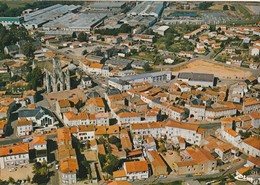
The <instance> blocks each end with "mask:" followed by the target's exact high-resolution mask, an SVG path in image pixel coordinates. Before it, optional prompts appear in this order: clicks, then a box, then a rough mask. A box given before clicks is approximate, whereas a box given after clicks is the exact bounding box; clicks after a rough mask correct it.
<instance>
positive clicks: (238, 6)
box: [234, 4, 252, 20]
mask: <svg viewBox="0 0 260 185" xmlns="http://www.w3.org/2000/svg"><path fill="white" fill-rule="evenodd" d="M234 6H235V8H236V10H238V11H239V13H240V14H241V16H242V17H244V18H245V19H247V20H250V19H251V18H252V15H251V13H250V11H249V10H248V9H247V8H246V7H245V6H244V5H242V4H234Z"/></svg>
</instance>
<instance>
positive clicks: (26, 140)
mask: <svg viewBox="0 0 260 185" xmlns="http://www.w3.org/2000/svg"><path fill="white" fill-rule="evenodd" d="M30 141H32V138H24V139H23V142H24V143H29V142H30Z"/></svg>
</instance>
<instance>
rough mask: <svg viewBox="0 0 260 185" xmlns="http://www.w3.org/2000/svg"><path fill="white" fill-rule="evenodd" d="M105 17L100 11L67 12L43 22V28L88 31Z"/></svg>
mask: <svg viewBox="0 0 260 185" xmlns="http://www.w3.org/2000/svg"><path fill="white" fill-rule="evenodd" d="M106 17H107V15H106V14H102V13H79V14H75V13H68V14H66V15H64V16H62V17H60V18H57V19H55V20H53V21H50V22H48V23H45V24H44V25H43V26H42V27H43V30H63V31H84V32H90V31H91V30H92V29H93V28H94V27H96V26H98V25H100V24H101V23H103V21H104V19H105V18H106Z"/></svg>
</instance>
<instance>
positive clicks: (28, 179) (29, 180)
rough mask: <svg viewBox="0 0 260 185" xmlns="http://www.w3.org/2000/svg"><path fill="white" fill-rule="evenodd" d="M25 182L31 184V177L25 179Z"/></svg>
mask: <svg viewBox="0 0 260 185" xmlns="http://www.w3.org/2000/svg"><path fill="white" fill-rule="evenodd" d="M26 181H27V182H29V183H30V182H31V177H30V176H29V175H28V176H27V177H26Z"/></svg>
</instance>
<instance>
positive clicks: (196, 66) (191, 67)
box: [172, 60, 252, 79]
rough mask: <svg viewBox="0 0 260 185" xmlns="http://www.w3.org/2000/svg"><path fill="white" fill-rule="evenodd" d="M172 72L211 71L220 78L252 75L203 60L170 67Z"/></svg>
mask: <svg viewBox="0 0 260 185" xmlns="http://www.w3.org/2000/svg"><path fill="white" fill-rule="evenodd" d="M172 71H173V72H194V73H211V74H214V75H215V76H216V77H218V78H220V79H245V78H248V77H250V76H251V75H252V73H251V72H249V71H246V70H243V69H238V68H232V67H227V66H224V65H221V64H215V63H211V62H207V61H204V60H195V61H193V62H191V63H188V64H184V65H181V66H178V67H176V68H173V69H172Z"/></svg>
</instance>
